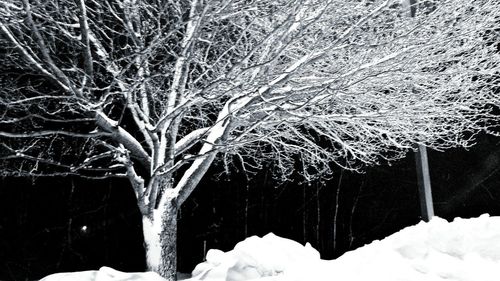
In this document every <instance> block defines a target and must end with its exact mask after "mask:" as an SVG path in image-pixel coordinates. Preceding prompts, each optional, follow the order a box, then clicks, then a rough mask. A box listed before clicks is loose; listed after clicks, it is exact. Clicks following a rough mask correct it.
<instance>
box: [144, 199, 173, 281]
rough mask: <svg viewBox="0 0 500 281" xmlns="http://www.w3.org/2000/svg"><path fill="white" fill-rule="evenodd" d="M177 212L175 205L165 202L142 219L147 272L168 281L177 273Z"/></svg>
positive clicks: (171, 280) (168, 201)
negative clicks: (156, 274)
mask: <svg viewBox="0 0 500 281" xmlns="http://www.w3.org/2000/svg"><path fill="white" fill-rule="evenodd" d="M177 210H178V208H177V204H176V203H175V202H174V201H173V200H167V202H166V203H165V204H163V206H159V208H158V209H155V210H153V214H152V215H151V216H143V218H142V225H143V233H144V242H145V244H144V247H145V250H146V263H147V267H148V270H149V271H154V272H156V273H158V274H160V275H161V276H162V277H163V278H165V279H167V280H168V281H175V280H176V273H177Z"/></svg>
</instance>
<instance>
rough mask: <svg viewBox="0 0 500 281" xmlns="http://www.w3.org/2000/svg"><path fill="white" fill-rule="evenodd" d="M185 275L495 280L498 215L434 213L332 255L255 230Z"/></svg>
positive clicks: (297, 280)
mask: <svg viewBox="0 0 500 281" xmlns="http://www.w3.org/2000/svg"><path fill="white" fill-rule="evenodd" d="M189 280H192V281H194V280H205V281H244V280H254V281H257V280H262V281H264V280H265V281H271V280H273V281H314V280H342V281H365V280H370V281H377V280H380V281H439V280H448V281H450V280H454V281H490V280H491V281H493V280H495V281H497V280H500V217H489V216H488V215H483V216H481V217H479V218H475V219H459V218H457V219H455V220H454V221H453V222H451V223H448V222H447V221H445V220H443V219H440V218H434V219H433V220H432V221H431V222H430V223H424V222H421V223H419V224H417V225H415V226H411V227H407V228H405V229H403V230H401V231H400V232H398V233H395V234H393V235H391V236H389V237H387V238H385V239H383V240H382V241H374V242H373V243H371V244H369V245H366V246H364V247H361V248H359V249H357V250H355V251H351V252H348V253H346V254H344V255H343V256H341V257H339V258H338V259H336V260H331V261H325V260H321V259H319V254H318V252H317V251H315V250H314V249H313V248H311V247H310V246H309V245H306V246H305V247H304V246H302V245H300V244H298V243H297V242H293V241H291V240H288V239H284V238H280V237H278V236H275V235H273V234H268V235H266V236H264V237H262V238H259V237H256V236H254V237H250V238H248V239H246V240H245V241H243V242H240V243H238V244H237V245H236V247H235V248H234V250H231V251H229V252H226V253H224V252H222V251H219V250H210V251H209V252H208V253H207V261H206V262H204V263H201V264H199V265H198V266H197V267H196V268H195V270H194V271H193V277H192V278H191V279H189Z"/></svg>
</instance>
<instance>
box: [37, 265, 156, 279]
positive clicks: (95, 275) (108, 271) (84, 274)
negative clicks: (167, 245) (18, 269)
mask: <svg viewBox="0 0 500 281" xmlns="http://www.w3.org/2000/svg"><path fill="white" fill-rule="evenodd" d="M125 280H126V281H165V279H163V278H161V277H160V276H159V275H158V274H156V273H154V272H144V273H126V272H121V271H118V270H114V269H112V268H109V267H105V266H104V267H101V268H100V269H99V270H88V271H80V272H68V273H56V274H51V275H49V276H47V277H45V278H43V279H42V280H40V281H125Z"/></svg>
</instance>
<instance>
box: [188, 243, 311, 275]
mask: <svg viewBox="0 0 500 281" xmlns="http://www.w3.org/2000/svg"><path fill="white" fill-rule="evenodd" d="M319 261H320V256H319V253H318V251H316V250H315V249H314V248H313V247H311V245H310V244H306V245H305V246H303V245H301V244H299V243H297V242H295V241H293V240H289V239H285V238H281V237H278V236H276V235H274V234H272V233H269V234H267V235H266V236H264V237H262V238H260V237H257V236H252V237H250V238H247V239H246V240H244V241H243V242H240V243H238V244H236V246H235V247H234V250H231V251H229V252H226V253H224V252H222V251H220V250H209V251H208V252H207V256H206V261H205V262H203V263H200V264H198V265H197V266H196V268H195V269H194V271H193V274H192V276H193V278H192V279H188V280H207V281H208V280H210V281H219V280H221V281H222V280H224V281H226V280H227V281H239V280H251V279H255V278H261V277H265V276H277V275H282V274H284V273H285V272H290V271H293V268H297V267H299V268H301V267H303V266H304V264H306V263H311V262H312V263H317V262H319Z"/></svg>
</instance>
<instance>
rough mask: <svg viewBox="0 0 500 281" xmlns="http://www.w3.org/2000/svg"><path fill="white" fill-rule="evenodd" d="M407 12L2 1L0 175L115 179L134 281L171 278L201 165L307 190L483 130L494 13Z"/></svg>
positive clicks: (464, 141) (213, 1)
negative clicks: (298, 179) (136, 223)
mask: <svg viewBox="0 0 500 281" xmlns="http://www.w3.org/2000/svg"><path fill="white" fill-rule="evenodd" d="M416 5H419V7H418V9H416V11H417V12H416V14H415V15H414V17H412V18H408V16H407V7H403V6H402V5H401V3H400V1H391V0H363V1H362V0H349V1H346V0H168V1H167V0H99V1H97V0H46V1H45V0H44V1H41V0H7V1H3V2H1V3H0V46H1V50H2V52H1V54H0V56H1V60H0V64H1V68H2V74H1V76H0V83H1V84H0V112H1V114H0V138H1V142H0V146H1V149H0V158H1V159H2V162H1V163H0V164H1V171H2V174H4V175H19V176H24V175H31V176H38V175H51V176H55V175H79V176H83V177H91V178H108V177H124V178H127V179H129V181H130V184H131V186H132V188H133V190H134V191H135V194H136V197H137V204H138V206H139V209H140V211H141V213H142V216H143V229H144V238H145V246H146V254H147V264H148V266H149V269H150V270H154V271H156V272H159V273H160V274H161V275H162V276H164V277H166V278H167V279H168V280H174V279H175V268H176V223H177V222H176V220H177V211H178V209H179V206H181V204H182V203H183V202H184V201H185V200H186V199H187V198H188V196H189V195H190V194H191V192H192V191H193V190H194V189H195V188H196V186H197V184H198V183H199V181H200V180H201V178H202V177H203V176H204V175H205V173H206V172H207V170H208V168H209V167H210V166H211V165H212V164H213V163H214V161H216V160H217V159H219V160H221V161H224V163H226V164H227V163H232V162H231V161H234V162H233V163H235V164H236V165H240V166H241V167H242V168H243V169H245V170H247V169H254V170H255V169H258V168H259V167H262V165H263V163H265V162H269V161H272V162H273V166H274V167H275V168H276V174H277V175H279V176H280V177H281V178H282V179H286V178H287V177H288V176H289V175H290V174H291V172H292V171H293V169H294V167H295V168H297V167H300V173H301V174H302V175H303V176H304V177H305V179H306V180H310V179H312V178H314V177H315V176H316V175H321V174H328V173H331V170H330V168H331V167H332V166H331V164H332V163H336V164H338V165H341V166H342V167H345V168H347V169H354V170H356V169H359V168H360V167H361V166H362V165H364V164H370V165H371V164H377V163H379V162H381V161H389V160H393V159H398V158H401V157H403V156H404V155H405V153H406V152H407V151H408V150H409V149H412V148H413V147H414V145H415V144H422V145H426V146H427V147H430V148H434V149H439V150H441V149H446V148H450V147H457V146H462V147H463V146H465V147H467V146H469V145H471V144H472V143H473V139H474V136H475V134H476V133H477V132H479V131H481V130H487V129H488V128H490V127H491V126H492V125H494V124H495V122H497V121H498V118H497V116H495V115H494V114H493V113H492V110H493V109H494V108H495V106H496V105H498V104H499V103H498V102H499V101H498V96H496V95H495V94H494V93H493V92H492V90H491V89H492V87H491V84H493V83H494V82H496V81H498V69H499V68H498V67H499V63H500V57H499V54H498V52H497V47H498V46H497V45H496V44H497V43H498V40H499V38H500V37H499V34H498V28H497V26H498V22H499V19H500V3H497V1H494V0H492V1H488V0H479V1H463V0H441V1H435V0H429V1H420V2H419V3H417V4H416ZM295 162H298V164H295Z"/></svg>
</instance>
